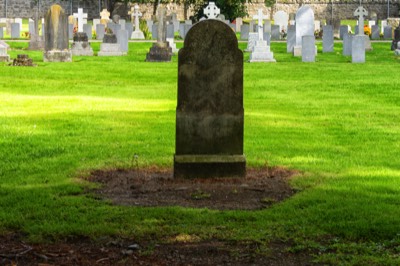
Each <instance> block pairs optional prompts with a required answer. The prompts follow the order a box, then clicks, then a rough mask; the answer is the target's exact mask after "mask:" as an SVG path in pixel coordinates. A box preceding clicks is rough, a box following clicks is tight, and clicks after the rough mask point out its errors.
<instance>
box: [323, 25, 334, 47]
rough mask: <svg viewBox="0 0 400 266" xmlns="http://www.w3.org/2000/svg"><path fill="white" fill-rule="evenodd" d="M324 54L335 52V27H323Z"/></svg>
mask: <svg viewBox="0 0 400 266" xmlns="http://www.w3.org/2000/svg"><path fill="white" fill-rule="evenodd" d="M322 32H323V33H322V52H323V53H330V52H333V40H334V38H333V26H332V25H326V26H323V27H322Z"/></svg>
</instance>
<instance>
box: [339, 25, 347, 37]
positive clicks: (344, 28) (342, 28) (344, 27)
mask: <svg viewBox="0 0 400 266" xmlns="http://www.w3.org/2000/svg"><path fill="white" fill-rule="evenodd" d="M349 31H350V26H349V25H340V28H339V38H340V39H342V40H343V36H344V34H345V33H349Z"/></svg>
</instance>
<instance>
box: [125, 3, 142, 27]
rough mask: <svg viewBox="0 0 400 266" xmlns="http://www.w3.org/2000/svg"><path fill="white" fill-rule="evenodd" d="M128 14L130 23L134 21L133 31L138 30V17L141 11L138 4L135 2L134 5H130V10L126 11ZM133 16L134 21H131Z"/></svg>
mask: <svg viewBox="0 0 400 266" xmlns="http://www.w3.org/2000/svg"><path fill="white" fill-rule="evenodd" d="M128 14H129V15H131V21H132V23H133V22H134V23H135V31H138V30H139V17H141V16H142V13H141V12H140V10H139V6H138V5H137V4H136V5H135V6H133V7H131V11H129V12H128ZM133 17H134V18H135V21H133Z"/></svg>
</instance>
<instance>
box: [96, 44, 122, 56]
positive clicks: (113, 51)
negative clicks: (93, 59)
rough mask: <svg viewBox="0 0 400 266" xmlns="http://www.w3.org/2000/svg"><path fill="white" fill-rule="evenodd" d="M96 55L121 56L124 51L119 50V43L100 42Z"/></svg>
mask: <svg viewBox="0 0 400 266" xmlns="http://www.w3.org/2000/svg"><path fill="white" fill-rule="evenodd" d="M97 55H98V56H122V55H124V53H123V52H122V51H121V48H120V45H119V43H102V44H101V45H100V51H99V53H98V54H97Z"/></svg>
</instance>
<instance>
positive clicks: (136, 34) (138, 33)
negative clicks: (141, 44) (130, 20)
mask: <svg viewBox="0 0 400 266" xmlns="http://www.w3.org/2000/svg"><path fill="white" fill-rule="evenodd" d="M131 39H138V40H144V34H143V32H142V31H134V32H132V34H131Z"/></svg>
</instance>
